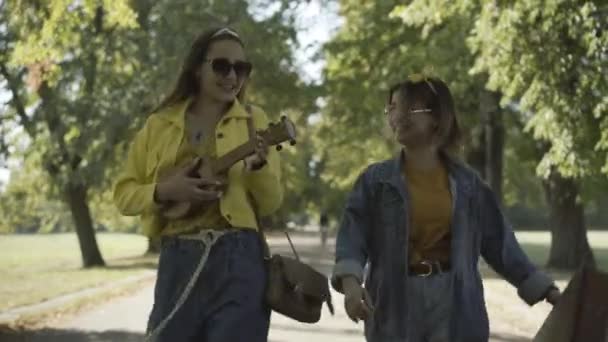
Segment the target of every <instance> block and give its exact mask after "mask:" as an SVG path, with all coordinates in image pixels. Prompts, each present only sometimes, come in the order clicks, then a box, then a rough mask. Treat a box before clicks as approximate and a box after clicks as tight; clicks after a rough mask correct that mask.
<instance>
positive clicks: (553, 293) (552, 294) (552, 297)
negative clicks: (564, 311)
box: [545, 287, 562, 305]
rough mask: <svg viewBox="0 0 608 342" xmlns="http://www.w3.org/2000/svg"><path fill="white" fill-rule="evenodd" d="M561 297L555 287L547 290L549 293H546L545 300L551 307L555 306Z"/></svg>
mask: <svg viewBox="0 0 608 342" xmlns="http://www.w3.org/2000/svg"><path fill="white" fill-rule="evenodd" d="M561 296H562V293H561V292H560V290H559V289H558V288H557V287H553V288H551V289H550V290H549V292H547V295H546V296H545V300H546V301H547V302H549V303H550V304H551V305H555V304H557V302H558V301H559V299H560V297H561Z"/></svg>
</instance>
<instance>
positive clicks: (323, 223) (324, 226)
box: [319, 212, 329, 248]
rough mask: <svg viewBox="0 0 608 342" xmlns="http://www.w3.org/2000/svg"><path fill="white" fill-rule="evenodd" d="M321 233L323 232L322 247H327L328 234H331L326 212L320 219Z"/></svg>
mask: <svg viewBox="0 0 608 342" xmlns="http://www.w3.org/2000/svg"><path fill="white" fill-rule="evenodd" d="M319 231H320V232H321V246H322V247H323V248H325V246H327V234H328V233H329V218H328V217H327V213H326V212H322V213H321V216H320V218H319Z"/></svg>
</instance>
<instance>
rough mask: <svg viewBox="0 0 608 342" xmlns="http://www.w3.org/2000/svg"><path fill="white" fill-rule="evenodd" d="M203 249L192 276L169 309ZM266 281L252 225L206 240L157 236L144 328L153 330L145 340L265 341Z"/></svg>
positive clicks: (267, 320)
mask: <svg viewBox="0 0 608 342" xmlns="http://www.w3.org/2000/svg"><path fill="white" fill-rule="evenodd" d="M209 248H210V249H209ZM207 249H209V250H208V252H209V254H208V257H207V259H206V262H204V266H203V267H202V269H201V271H200V275H199V276H198V279H195V280H194V282H193V284H192V286H191V291H189V292H188V293H189V294H188V296H187V297H186V299H185V300H184V301H183V302H182V303H180V305H179V306H178V307H179V309H177V310H176V311H175V312H173V314H171V313H172V311H174V309H175V308H176V304H177V302H178V299H179V298H180V296H182V295H183V293H184V290H185V289H186V287H187V285H188V283H189V281H190V280H191V278H192V276H193V274H195V271H196V268H197V266H198V264H199V262H200V261H201V258H202V257H203V253H205V251H206V250H207ZM266 282H267V269H266V265H265V262H264V258H263V244H262V240H261V238H260V236H259V234H258V233H257V232H256V231H254V230H246V229H245V230H235V231H230V232H228V233H226V234H224V235H222V236H220V237H219V238H218V239H217V241H214V243H212V244H205V243H202V242H201V241H197V240H188V239H183V238H181V237H175V236H171V237H163V238H162V243H161V254H160V259H159V265H158V277H157V279H156V285H155V289H154V306H153V308H152V312H151V313H150V317H149V320H148V329H147V331H148V334H150V332H151V331H153V330H157V331H156V332H155V334H154V338H151V340H152V341H160V342H164V341H176V342H177V341H179V342H182V341H183V342H187V341H205V342H226V341H234V342H239V341H248V342H266V341H267V340H268V328H269V323H270V309H269V307H268V306H267V305H266V303H265V301H264V291H265V289H266ZM168 316H171V317H170V319H169V320H166V318H167V317H168ZM163 320H166V322H163ZM161 322H162V323H163V324H161ZM159 325H162V327H161V328H160V329H157V328H158V327H159Z"/></svg>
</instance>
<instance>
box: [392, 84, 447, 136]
mask: <svg viewBox="0 0 608 342" xmlns="http://www.w3.org/2000/svg"><path fill="white" fill-rule="evenodd" d="M404 97H405V96H404V92H403V91H400V90H399V89H396V90H394V91H393V92H392V94H391V96H389V102H388V105H387V120H388V123H389V125H390V127H391V129H392V130H393V133H394V136H395V139H396V140H397V141H398V142H399V143H400V144H401V145H403V146H405V147H409V148H419V147H430V146H432V145H433V144H434V141H435V139H434V138H435V135H436V132H437V127H438V122H437V119H436V118H435V117H434V115H433V114H434V113H433V112H432V109H431V108H429V106H427V105H426V104H424V102H423V101H420V100H417V99H412V100H410V99H407V98H404Z"/></svg>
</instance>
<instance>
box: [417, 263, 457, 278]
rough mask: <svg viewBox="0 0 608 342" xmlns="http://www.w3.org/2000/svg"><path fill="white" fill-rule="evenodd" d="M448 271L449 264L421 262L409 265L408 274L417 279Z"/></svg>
mask: <svg viewBox="0 0 608 342" xmlns="http://www.w3.org/2000/svg"><path fill="white" fill-rule="evenodd" d="M449 270H450V263H449V262H443V261H431V260H422V261H420V262H417V263H415V264H411V265H410V266H409V269H408V273H409V274H410V275H413V276H417V277H428V276H431V275H433V274H437V273H442V272H447V271H449Z"/></svg>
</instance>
